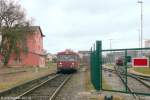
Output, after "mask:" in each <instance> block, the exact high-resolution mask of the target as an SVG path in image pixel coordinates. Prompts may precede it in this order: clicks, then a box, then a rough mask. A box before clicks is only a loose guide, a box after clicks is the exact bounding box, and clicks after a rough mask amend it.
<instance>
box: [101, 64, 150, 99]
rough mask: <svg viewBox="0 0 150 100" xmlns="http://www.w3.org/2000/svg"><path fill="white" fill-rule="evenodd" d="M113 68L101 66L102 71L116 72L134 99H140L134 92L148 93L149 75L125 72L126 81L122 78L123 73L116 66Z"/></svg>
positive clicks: (149, 85) (149, 90) (149, 88)
mask: <svg viewBox="0 0 150 100" xmlns="http://www.w3.org/2000/svg"><path fill="white" fill-rule="evenodd" d="M114 68H115V70H113V69H107V68H103V70H104V71H109V72H112V73H116V74H117V75H118V77H119V78H120V79H121V80H122V82H123V84H124V85H125V86H126V87H127V90H128V92H130V93H131V94H132V95H133V97H134V98H135V100H140V99H139V98H140V96H137V95H136V93H139V94H146V93H150V84H148V83H150V77H147V76H143V75H136V74H132V73H128V74H127V79H128V82H127V83H126V81H125V78H124V75H125V74H124V73H122V72H119V71H118V70H117V68H116V67H114Z"/></svg>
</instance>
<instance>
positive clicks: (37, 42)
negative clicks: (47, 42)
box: [8, 26, 45, 67]
mask: <svg viewBox="0 0 150 100" xmlns="http://www.w3.org/2000/svg"><path fill="white" fill-rule="evenodd" d="M31 28H32V29H33V30H34V34H32V35H30V36H29V37H28V38H27V47H28V53H27V54H25V53H21V55H20V59H19V60H16V57H15V55H14V54H12V55H11V57H10V59H9V62H8V65H11V66H16V67H20V66H34V67H35V66H36V67H44V66H45V55H44V49H43V37H44V34H43V33H42V30H41V28H40V26H31Z"/></svg>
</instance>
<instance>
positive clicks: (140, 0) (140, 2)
mask: <svg viewBox="0 0 150 100" xmlns="http://www.w3.org/2000/svg"><path fill="white" fill-rule="evenodd" d="M138 3H139V4H140V6H141V26H140V33H141V39H140V40H141V48H142V47H143V1H142V0H139V1H138Z"/></svg>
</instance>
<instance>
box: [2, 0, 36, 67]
mask: <svg viewBox="0 0 150 100" xmlns="http://www.w3.org/2000/svg"><path fill="white" fill-rule="evenodd" d="M30 22H31V21H29V20H27V19H26V14H25V12H24V9H23V8H22V7H21V6H20V5H19V4H18V3H15V2H13V1H10V0H0V35H1V37H2V39H1V43H0V55H1V56H2V57H3V60H2V62H3V63H4V65H7V64H8V62H9V59H10V57H11V54H15V55H16V59H19V58H20V53H21V52H24V53H27V52H28V48H27V44H26V43H27V42H26V41H27V37H28V35H31V34H32V33H33V32H32V30H31V28H30Z"/></svg>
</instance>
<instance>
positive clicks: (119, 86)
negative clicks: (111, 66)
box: [103, 71, 125, 91]
mask: <svg viewBox="0 0 150 100" xmlns="http://www.w3.org/2000/svg"><path fill="white" fill-rule="evenodd" d="M103 79H104V80H105V81H106V82H107V84H108V85H109V86H111V88H112V89H113V90H120V91H124V90H125V87H124V84H123V83H122V81H121V79H120V78H119V77H118V76H117V75H116V74H114V73H112V72H109V71H103Z"/></svg>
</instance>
